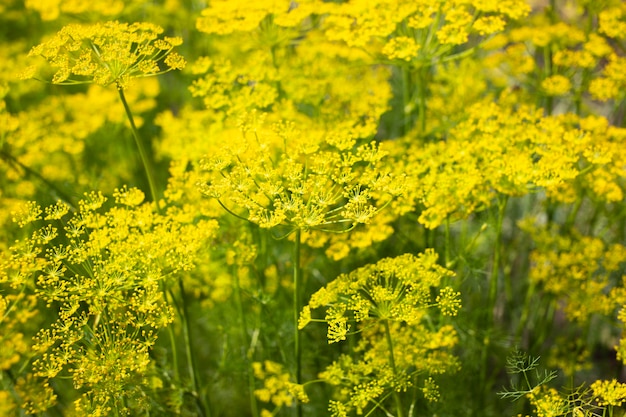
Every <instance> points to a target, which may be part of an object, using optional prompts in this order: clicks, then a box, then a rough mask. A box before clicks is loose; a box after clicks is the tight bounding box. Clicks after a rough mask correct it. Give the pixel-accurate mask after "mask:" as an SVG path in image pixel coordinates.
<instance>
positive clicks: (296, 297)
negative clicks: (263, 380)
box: [293, 229, 302, 417]
mask: <svg viewBox="0 0 626 417" xmlns="http://www.w3.org/2000/svg"><path fill="white" fill-rule="evenodd" d="M301 245H302V231H301V230H300V229H297V230H296V236H295V242H294V246H293V325H294V354H295V359H296V383H297V384H301V383H302V349H301V347H300V331H299V329H298V316H299V315H300V291H301V289H300V287H301V286H302V270H301V269H300V250H301ZM296 416H297V417H302V404H301V403H300V402H298V403H297V404H296Z"/></svg>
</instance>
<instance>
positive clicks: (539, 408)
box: [528, 385, 569, 417]
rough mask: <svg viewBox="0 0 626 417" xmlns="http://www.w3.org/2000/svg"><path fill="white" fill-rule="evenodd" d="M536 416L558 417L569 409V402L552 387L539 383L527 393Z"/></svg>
mask: <svg viewBox="0 0 626 417" xmlns="http://www.w3.org/2000/svg"><path fill="white" fill-rule="evenodd" d="M528 398H529V399H530V403H531V404H532V406H533V408H534V409H535V412H536V413H537V417H558V416H562V415H565V414H566V413H567V412H568V410H569V402H568V400H567V399H566V398H563V397H562V396H561V394H559V392H558V391H557V390H555V389H554V388H547V387H546V386H545V385H541V386H540V387H538V388H535V389H534V390H533V391H532V392H531V393H529V394H528Z"/></svg>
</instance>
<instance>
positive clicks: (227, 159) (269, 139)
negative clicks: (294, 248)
mask: <svg viewBox="0 0 626 417" xmlns="http://www.w3.org/2000/svg"><path fill="white" fill-rule="evenodd" d="M263 118H264V117H263V115H262V114H258V113H256V112H251V113H250V114H249V115H248V118H247V120H246V118H243V119H242V123H241V125H240V126H241V136H240V137H239V138H237V140H234V139H231V141H230V143H228V144H224V145H223V147H222V149H221V150H220V152H219V153H215V154H214V155H211V156H210V157H208V158H206V159H205V160H204V161H203V163H202V167H203V169H204V170H205V171H206V172H207V174H208V178H207V179H206V180H205V181H204V183H202V184H201V190H202V192H203V193H204V194H205V195H207V196H209V197H213V198H216V199H217V200H218V201H219V202H220V204H221V205H222V206H223V207H224V208H225V209H226V210H228V211H229V212H230V213H232V214H234V215H235V216H237V217H240V218H243V219H246V220H248V221H250V222H252V223H256V224H258V225H259V226H260V227H262V228H268V229H270V228H276V227H278V226H280V228H282V229H283V232H284V233H283V234H290V233H291V232H293V231H296V230H302V231H308V230H322V231H330V232H344V231H347V230H350V229H352V228H354V227H355V226H356V225H358V224H363V223H368V222H369V221H370V220H371V218H372V217H374V216H375V215H376V214H377V213H378V212H379V211H380V209H381V208H382V207H384V206H385V205H387V204H388V203H389V202H390V201H391V199H392V198H393V197H394V196H395V195H397V194H398V193H399V192H400V190H401V187H400V185H399V184H398V182H397V180H395V179H394V177H393V176H391V175H390V174H389V173H386V172H385V171H384V170H383V171H381V170H380V169H379V167H380V166H381V165H380V161H381V160H382V159H383V158H384V156H385V155H384V153H382V152H381V151H380V150H379V148H378V146H377V144H376V143H375V142H365V143H363V144H362V145H357V139H356V138H354V137H353V136H352V135H351V133H350V132H338V131H336V132H323V131H322V132H308V133H305V132H302V131H300V130H299V129H298V128H297V127H296V126H295V125H294V124H293V123H276V124H273V125H271V126H269V128H267V127H264V121H263ZM280 228H279V229H280Z"/></svg>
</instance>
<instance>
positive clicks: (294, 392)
mask: <svg viewBox="0 0 626 417" xmlns="http://www.w3.org/2000/svg"><path fill="white" fill-rule="evenodd" d="M252 369H253V372H254V376H255V378H257V379H259V380H261V381H263V388H259V389H256V390H255V391H254V395H255V396H256V397H257V398H258V399H259V400H261V401H263V402H266V403H272V404H274V405H275V406H277V407H283V406H287V407H288V406H290V405H292V404H294V403H295V402H296V401H299V402H302V403H306V402H308V401H309V397H308V396H307V395H306V392H305V391H304V387H303V386H302V385H301V384H296V383H294V382H291V380H290V378H291V377H290V375H289V373H287V372H284V370H283V366H282V365H281V364H279V363H276V362H273V361H269V360H266V361H264V362H263V363H261V362H254V363H253V364H252Z"/></svg>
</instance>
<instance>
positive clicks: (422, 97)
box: [417, 67, 428, 133]
mask: <svg viewBox="0 0 626 417" xmlns="http://www.w3.org/2000/svg"><path fill="white" fill-rule="evenodd" d="M426 71H428V68H427V67H422V68H420V69H419V70H418V71H417V75H418V78H417V84H418V88H419V97H418V98H419V113H418V115H419V126H420V133H424V132H426V75H425V74H424V73H425V72H426Z"/></svg>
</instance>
